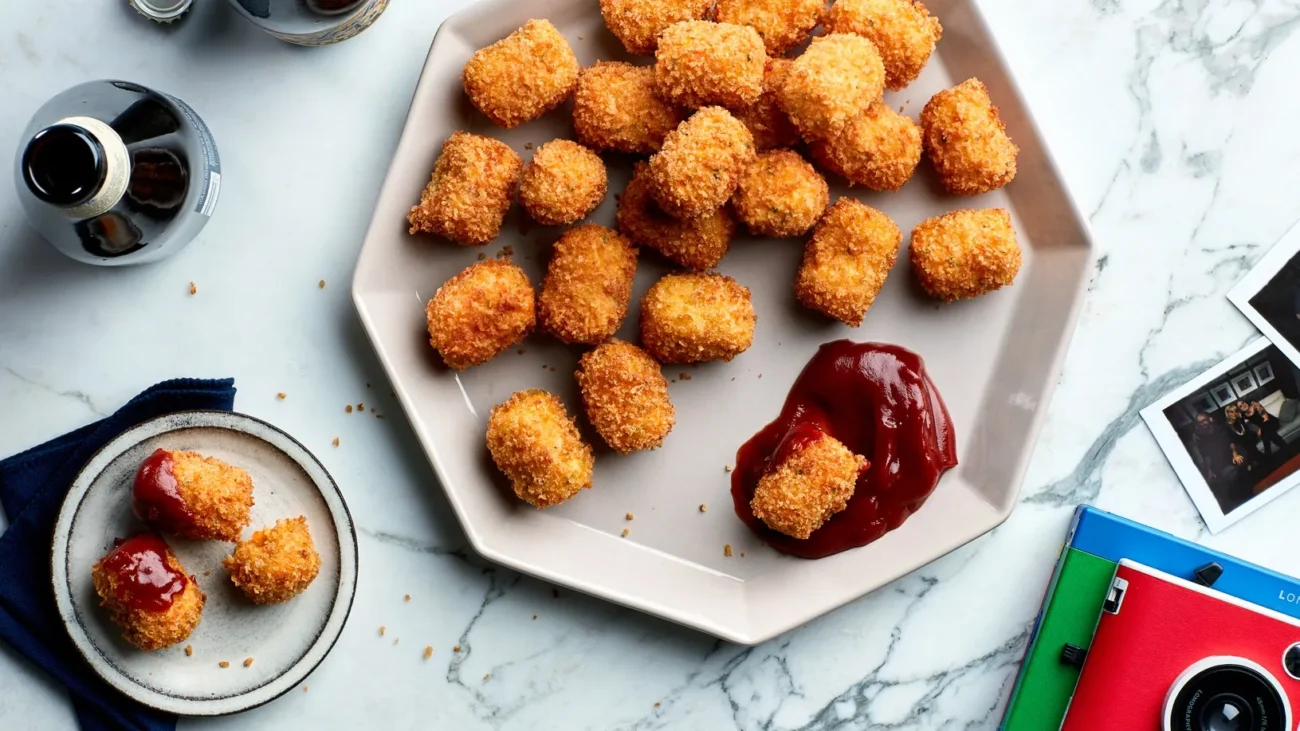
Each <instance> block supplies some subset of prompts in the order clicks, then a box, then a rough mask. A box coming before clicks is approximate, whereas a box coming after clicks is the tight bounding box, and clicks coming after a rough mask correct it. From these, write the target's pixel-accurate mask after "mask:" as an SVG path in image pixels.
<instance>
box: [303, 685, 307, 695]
mask: <svg viewBox="0 0 1300 731" xmlns="http://www.w3.org/2000/svg"><path fill="white" fill-rule="evenodd" d="M302 692H304V693H306V692H307V686H305V685H304V686H303V687H302Z"/></svg>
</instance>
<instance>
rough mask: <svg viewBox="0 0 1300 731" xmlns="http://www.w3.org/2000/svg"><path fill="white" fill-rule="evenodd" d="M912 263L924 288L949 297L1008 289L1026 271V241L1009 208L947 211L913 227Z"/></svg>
mask: <svg viewBox="0 0 1300 731" xmlns="http://www.w3.org/2000/svg"><path fill="white" fill-rule="evenodd" d="M911 257H912V266H913V267H914V268H915V269H916V275H917V278H918V279H919V280H920V281H921V286H922V287H924V288H925V291H927V292H929V293H930V295H931V296H932V297H938V298H940V299H945V300H957V299H967V298H970V297H978V296H980V295H982V294H986V293H988V292H992V291H993V290H995V289H998V288H1000V287H1005V286H1007V285H1009V284H1011V283H1012V282H1014V281H1015V279H1016V274H1017V273H1018V272H1019V271H1020V259H1021V254H1020V244H1019V243H1017V242H1016V230H1015V229H1014V228H1012V226H1011V214H1009V213H1007V211H1006V210H1005V209H1003V208H982V209H979V210H961V211H952V212H951V213H945V214H944V215H942V216H938V217H936V218H930V219H926V220H924V221H922V222H921V223H919V224H917V226H916V228H914V229H912V253H911Z"/></svg>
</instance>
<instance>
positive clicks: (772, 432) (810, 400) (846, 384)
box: [731, 340, 957, 558]
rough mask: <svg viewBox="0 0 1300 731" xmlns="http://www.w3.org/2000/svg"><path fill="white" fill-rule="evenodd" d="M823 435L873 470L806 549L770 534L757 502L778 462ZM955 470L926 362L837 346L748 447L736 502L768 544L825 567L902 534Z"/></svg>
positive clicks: (946, 420) (904, 353)
mask: <svg viewBox="0 0 1300 731" xmlns="http://www.w3.org/2000/svg"><path fill="white" fill-rule="evenodd" d="M817 432H823V433H825V434H828V435H830V436H832V437H835V438H836V439H838V440H840V441H841V442H843V443H844V445H845V446H846V447H848V448H849V449H850V450H852V451H853V453H854V454H860V455H862V456H864V457H866V458H867V459H868V460H869V461H870V463H871V464H870V466H869V467H868V468H867V469H866V470H865V471H864V472H863V473H862V474H861V475H859V477H858V484H857V488H856V489H855V490H854V492H853V497H852V498H851V499H850V500H849V505H848V507H847V508H845V509H844V510H843V511H842V512H840V513H837V514H835V515H834V516H832V517H831V519H830V520H828V521H827V522H826V523H825V524H824V525H822V527H820V528H818V529H817V530H816V531H814V532H813V534H812V535H811V536H809V537H808V539H807V540H799V539H798V538H791V537H790V536H787V535H785V534H783V533H778V532H776V531H774V530H772V529H771V528H769V527H767V525H765V524H764V523H763V521H761V520H759V519H758V518H756V517H755V516H754V511H753V510H752V509H751V508H750V506H749V503H750V500H751V499H753V497H754V488H756V487H757V486H758V481H759V479H760V478H761V477H762V476H763V474H764V473H765V472H766V471H767V468H768V465H769V464H771V463H772V461H773V460H772V458H773V457H780V458H783V457H784V455H785V454H788V453H789V452H790V451H791V450H793V449H795V448H796V447H798V446H800V445H801V444H806V443H807V442H808V441H811V440H813V439H816V438H819V436H818V434H817ZM778 452H780V454H778ZM778 461H779V460H778ZM956 465H957V447H956V442H955V440H954V438H953V433H952V422H951V418H950V417H949V416H948V408H947V407H946V406H944V404H943V399H941V398H940V397H939V391H938V389H936V388H935V386H934V382H933V381H931V380H930V376H929V375H928V374H927V373H926V372H925V362H924V361H922V360H921V356H919V355H917V354H916V353H913V352H912V351H910V350H907V349H906V348H900V347H898V346H897V345H886V344H883V343H854V342H851V341H849V340H837V341H835V342H832V343H827V344H825V345H823V346H822V347H821V349H819V350H818V351H817V354H816V355H814V356H813V358H812V360H810V361H808V365H807V366H804V369H803V373H800V374H799V378H798V379H796V380H795V382H794V386H793V387H791V388H790V395H789V396H787V397H786V400H785V406H784V407H783V408H782V409H781V415H780V416H778V417H777V419H776V421H773V422H772V423H771V424H768V425H767V426H765V427H763V429H762V431H760V432H758V433H757V434H755V435H754V436H753V438H752V439H750V440H749V441H748V442H745V444H744V445H742V446H741V448H740V451H739V452H737V454H736V470H735V472H733V473H732V476H731V497H732V499H733V500H734V501H735V504H736V515H738V516H740V519H741V520H743V521H744V522H745V524H746V525H748V526H749V528H750V530H752V531H754V533H755V534H757V535H758V537H759V538H762V539H763V540H764V541H765V542H766V543H767V544H768V545H770V546H772V547H773V548H775V549H776V550H778V551H781V552H782V553H788V554H790V555H792V556H799V557H801V558H822V557H825V556H830V555H832V554H836V553H839V552H841V551H847V550H849V549H850V548H857V547H858V546H865V545H866V544H868V543H870V542H872V541H874V540H876V539H877V538H880V537H881V536H883V535H884V534H886V533H888V532H889V531H891V530H893V529H895V528H897V527H898V526H900V525H902V524H903V521H905V520H907V518H908V516H910V515H911V514H912V513H914V512H916V511H917V510H918V509H919V508H920V507H921V505H922V504H923V503H924V502H925V500H926V498H928V497H929V496H930V493H932V492H934V488H935V485H937V484H938V482H939V477H940V476H942V475H943V473H944V472H947V471H948V470H949V469H951V468H953V467H955V466H956Z"/></svg>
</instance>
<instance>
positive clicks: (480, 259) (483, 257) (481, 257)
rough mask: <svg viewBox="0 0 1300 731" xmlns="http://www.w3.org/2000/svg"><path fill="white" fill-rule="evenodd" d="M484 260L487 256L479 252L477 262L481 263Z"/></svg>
mask: <svg viewBox="0 0 1300 731" xmlns="http://www.w3.org/2000/svg"><path fill="white" fill-rule="evenodd" d="M486 258H487V254H484V253H483V252H479V255H478V260H479V261H483V260H484V259H486Z"/></svg>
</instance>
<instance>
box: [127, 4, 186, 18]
mask: <svg viewBox="0 0 1300 731" xmlns="http://www.w3.org/2000/svg"><path fill="white" fill-rule="evenodd" d="M128 2H130V4H131V7H133V8H135V9H136V12H138V13H140V14H141V15H143V16H144V17H146V18H148V19H149V20H154V21H157V22H159V23H170V22H172V21H174V20H176V19H178V18H180V17H181V16H182V15H184V14H185V12H186V11H187V10H189V9H190V6H191V5H193V4H194V0H128Z"/></svg>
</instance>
